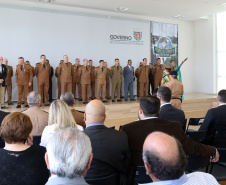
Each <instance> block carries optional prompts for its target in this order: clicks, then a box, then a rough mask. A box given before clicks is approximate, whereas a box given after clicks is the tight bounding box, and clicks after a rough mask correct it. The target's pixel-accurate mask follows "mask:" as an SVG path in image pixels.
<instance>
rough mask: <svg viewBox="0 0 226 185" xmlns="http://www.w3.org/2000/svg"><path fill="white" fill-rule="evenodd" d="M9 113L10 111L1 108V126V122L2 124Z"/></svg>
mask: <svg viewBox="0 0 226 185" xmlns="http://www.w3.org/2000/svg"><path fill="white" fill-rule="evenodd" d="M8 114H10V112H3V111H1V110H0V126H1V124H2V121H3V119H4V118H5V117H6V116H7V115H8Z"/></svg>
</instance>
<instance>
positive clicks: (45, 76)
mask: <svg viewBox="0 0 226 185" xmlns="http://www.w3.org/2000/svg"><path fill="white" fill-rule="evenodd" d="M40 60H41V61H40V62H39V63H37V64H36V66H35V68H33V67H32V66H30V64H29V63H25V62H24V58H23V57H19V58H18V65H17V67H16V73H15V82H16V85H17V87H18V102H17V108H20V107H21V102H22V98H23V100H24V103H25V106H26V107H28V105H27V98H26V97H27V94H28V92H30V91H32V90H33V88H32V87H33V77H34V76H35V75H36V76H37V82H38V83H37V84H38V92H39V93H40V94H41V97H42V100H41V101H42V102H43V98H44V101H45V105H47V106H48V105H49V101H48V95H49V94H48V92H49V89H50V88H52V87H50V84H51V78H52V75H53V74H51V73H53V69H52V67H51V66H50V64H49V61H48V60H47V59H46V56H45V55H41V57H40ZM0 62H1V63H2V62H3V64H5V65H6V67H7V78H6V79H5V82H6V89H7V93H8V105H12V102H11V98H12V81H11V78H12V76H13V68H12V67H11V66H9V65H8V61H7V59H4V60H3V59H2V57H0ZM166 69H167V70H174V69H175V67H174V62H173V61H172V62H171V66H167V67H166ZM163 70H164V66H163V65H162V64H161V59H160V58H158V59H157V64H156V65H155V66H154V67H153V68H152V65H151V63H149V66H148V65H147V59H146V58H144V59H143V62H142V63H141V64H140V66H139V67H138V68H137V69H136V70H134V67H133V66H132V60H128V65H127V66H125V67H124V68H123V69H122V67H121V66H120V62H119V59H115V65H114V66H112V67H110V68H107V62H104V61H103V60H100V61H99V66H98V67H94V66H93V61H92V60H89V61H88V60H87V59H84V60H83V65H80V60H79V59H78V58H77V59H76V60H75V64H74V65H72V63H70V62H69V59H68V56H67V55H64V56H63V60H61V62H60V64H59V66H58V67H57V68H56V70H55V76H56V77H57V78H58V98H59V96H60V95H61V93H63V92H72V93H73V94H74V96H75V93H76V88H78V99H79V100H81V101H83V103H84V104H86V103H87V102H88V101H89V96H90V90H91V98H92V99H94V98H95V84H96V88H97V93H96V98H97V99H102V101H103V102H107V100H106V99H110V93H109V89H110V78H111V83H112V91H111V99H112V101H113V102H114V101H115V94H116V92H117V101H122V100H121V99H120V98H121V97H122V76H123V77H124V98H125V100H126V101H127V100H128V91H129V94H130V100H135V99H134V95H133V82H134V80H135V78H134V75H135V76H136V77H137V95H138V96H140V97H143V96H147V95H148V94H150V93H149V90H150V85H151V88H152V92H153V90H154V89H156V88H158V87H159V86H161V85H163V84H164V83H165V82H167V81H164V80H165V79H167V78H166V76H164V77H163ZM166 74H167V73H166ZM50 76H51V77H50ZM43 94H44V97H43ZM100 94H101V97H100Z"/></svg>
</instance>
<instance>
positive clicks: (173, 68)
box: [170, 60, 177, 71]
mask: <svg viewBox="0 0 226 185" xmlns="http://www.w3.org/2000/svg"><path fill="white" fill-rule="evenodd" d="M170 67H171V71H175V69H176V68H177V67H176V66H175V61H174V60H171V61H170Z"/></svg>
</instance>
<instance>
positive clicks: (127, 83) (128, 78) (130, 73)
mask: <svg viewBox="0 0 226 185" xmlns="http://www.w3.org/2000/svg"><path fill="white" fill-rule="evenodd" d="M123 77H124V97H125V101H128V97H127V96H128V89H129V93H130V100H132V101H134V100H135V99H134V96H133V80H134V68H133V66H132V60H130V59H129V60H128V65H127V66H126V67H124V68H123Z"/></svg>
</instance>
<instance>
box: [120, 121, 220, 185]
mask: <svg viewBox="0 0 226 185" xmlns="http://www.w3.org/2000/svg"><path fill="white" fill-rule="evenodd" d="M121 130H122V131H124V132H125V133H126V134H127V136H128V141H129V148H130V153H131V162H130V169H129V173H128V179H127V181H128V183H127V184H129V183H130V182H131V180H132V179H131V178H132V176H133V173H134V168H135V166H137V165H142V166H143V165H144V162H143V160H142V150H143V144H144V141H145V139H146V137H147V136H148V135H149V134H150V133H151V132H155V131H160V132H164V133H166V134H169V135H171V136H174V137H175V138H177V139H178V140H179V141H180V142H181V145H182V147H183V149H184V152H185V153H186V154H187V155H189V156H199V157H206V156H215V154H216V149H215V148H214V147H212V146H207V145H203V144H201V143H197V142H195V141H192V140H191V139H190V138H189V137H188V136H187V135H186V134H185V132H184V131H183V130H182V128H181V124H180V123H179V122H177V121H174V122H171V121H168V120H164V119H158V118H153V119H146V120H139V121H135V122H132V123H129V124H127V125H123V126H122V127H121Z"/></svg>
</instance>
